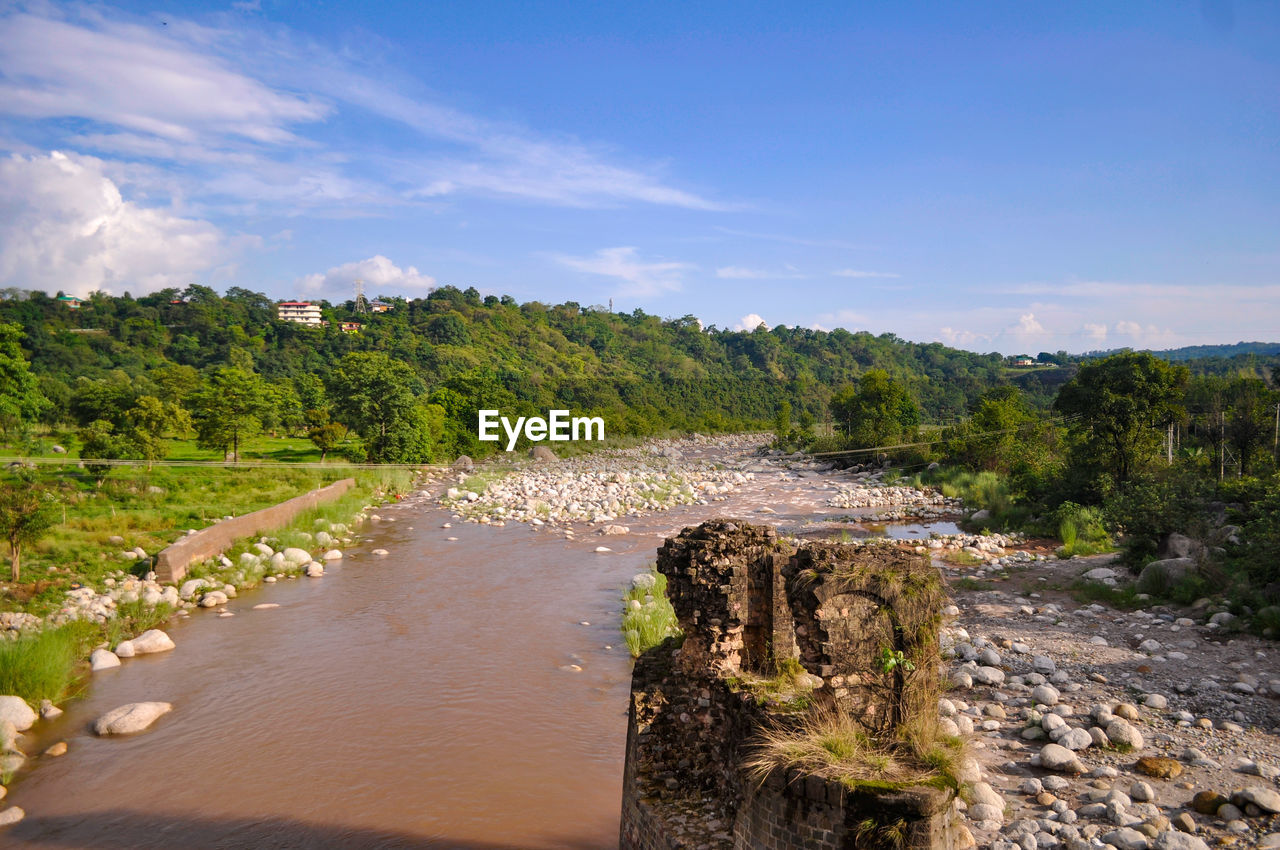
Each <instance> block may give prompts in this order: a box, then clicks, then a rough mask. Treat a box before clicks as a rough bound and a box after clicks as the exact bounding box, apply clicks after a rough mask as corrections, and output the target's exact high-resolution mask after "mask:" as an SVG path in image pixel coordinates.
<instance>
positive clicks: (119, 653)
mask: <svg viewBox="0 0 1280 850" xmlns="http://www.w3.org/2000/svg"><path fill="white" fill-rule="evenodd" d="M115 652H116V658H132V657H133V656H135V655H137V654H138V653H137V652H135V651H134V649H133V641H131V640H122V641H120V642H119V643H118V644H116V650H115Z"/></svg>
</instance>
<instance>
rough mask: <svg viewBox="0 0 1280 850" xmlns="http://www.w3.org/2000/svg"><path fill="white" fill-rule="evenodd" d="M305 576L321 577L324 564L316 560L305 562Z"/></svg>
mask: <svg viewBox="0 0 1280 850" xmlns="http://www.w3.org/2000/svg"><path fill="white" fill-rule="evenodd" d="M306 574H307V578H322V577H323V576H324V565H323V564H321V563H319V562H318V561H312V562H311V563H309V564H307V568H306Z"/></svg>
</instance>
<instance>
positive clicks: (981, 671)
mask: <svg viewBox="0 0 1280 850" xmlns="http://www.w3.org/2000/svg"><path fill="white" fill-rule="evenodd" d="M973 680H974V681H975V682H977V683H979V684H982V685H990V686H991V687H999V686H1000V685H1003V684H1004V671H1003V670H1000V669H999V668H996V667H979V668H978V671H977V672H976V673H974V674H973Z"/></svg>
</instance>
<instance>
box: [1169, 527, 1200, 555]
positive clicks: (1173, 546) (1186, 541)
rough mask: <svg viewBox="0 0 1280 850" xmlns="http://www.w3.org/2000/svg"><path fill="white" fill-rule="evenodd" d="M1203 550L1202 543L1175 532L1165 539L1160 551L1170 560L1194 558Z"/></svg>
mask: <svg viewBox="0 0 1280 850" xmlns="http://www.w3.org/2000/svg"><path fill="white" fill-rule="evenodd" d="M1203 549H1204V546H1203V545H1201V544H1200V543H1198V542H1196V541H1195V540H1192V539H1191V538H1190V537H1187V536H1186V535H1185V534H1179V533H1178V532H1176V531H1175V532H1173V533H1172V534H1170V535H1169V536H1168V537H1166V538H1165V540H1164V545H1163V546H1162V547H1161V548H1160V551H1161V552H1162V553H1163V554H1165V555H1168V556H1169V557H1170V558H1194V557H1195V556H1196V555H1197V554H1199V552H1200V551H1201V550H1203Z"/></svg>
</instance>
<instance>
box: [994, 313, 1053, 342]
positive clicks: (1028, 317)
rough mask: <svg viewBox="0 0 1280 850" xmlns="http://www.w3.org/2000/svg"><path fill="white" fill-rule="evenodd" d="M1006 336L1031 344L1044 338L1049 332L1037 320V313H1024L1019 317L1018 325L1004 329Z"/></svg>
mask: <svg viewBox="0 0 1280 850" xmlns="http://www.w3.org/2000/svg"><path fill="white" fill-rule="evenodd" d="M1004 334H1005V336H1009V337H1012V338H1013V339H1019V340H1026V341H1028V342H1031V341H1035V340H1038V339H1041V338H1043V337H1044V336H1045V335H1046V334H1048V331H1047V330H1045V327H1044V325H1042V324H1040V322H1039V321H1038V320H1037V319H1036V315H1035V313H1023V314H1022V315H1021V316H1019V317H1018V321H1017V323H1015V324H1013V325H1010V326H1009V327H1007V328H1005V329H1004Z"/></svg>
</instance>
